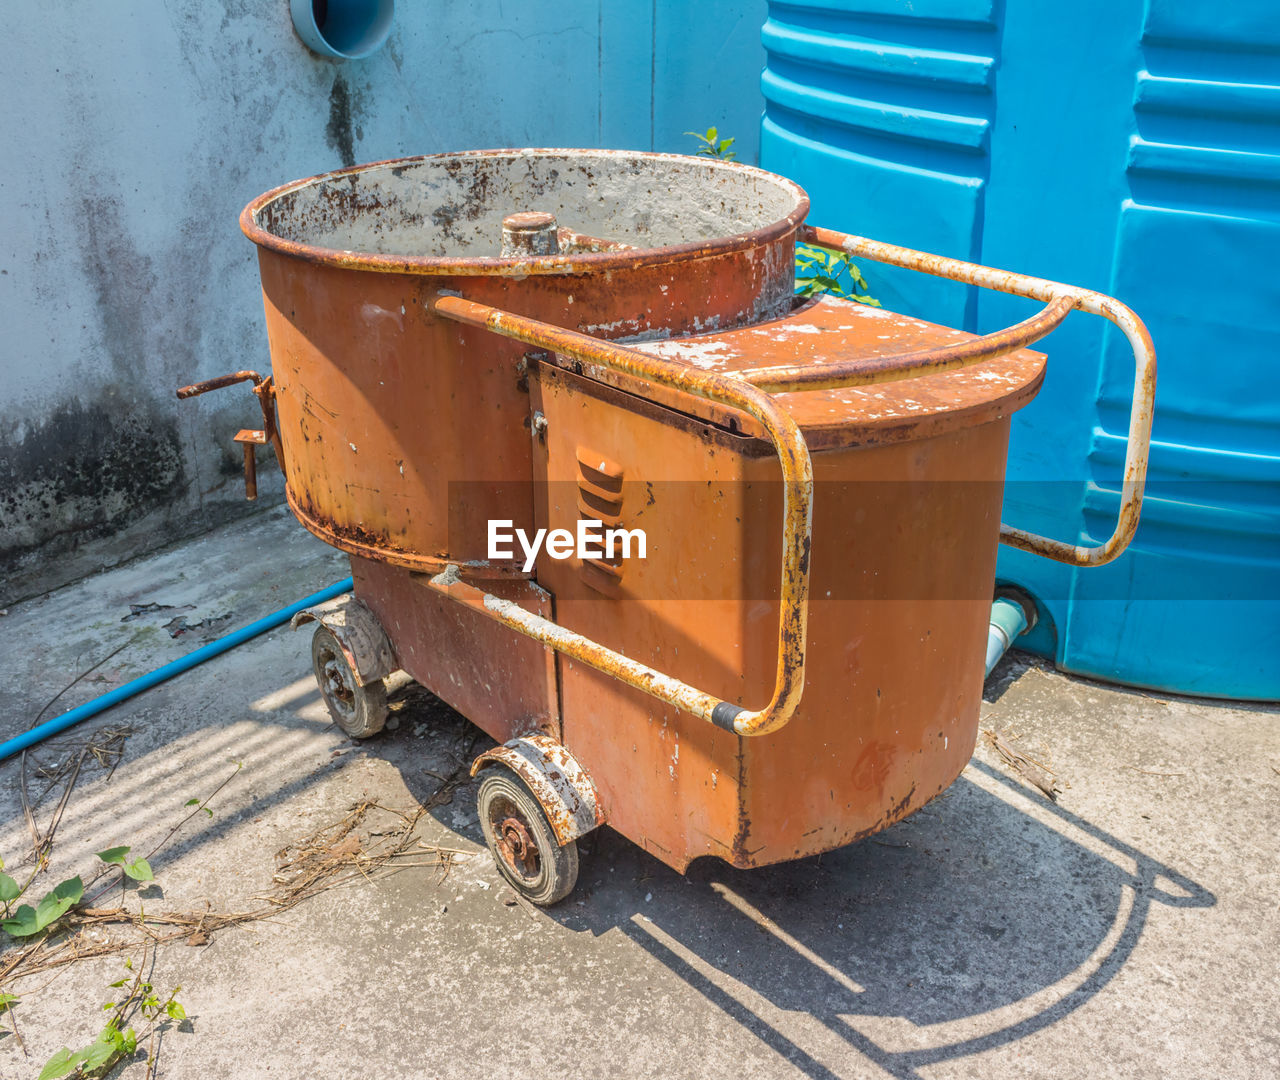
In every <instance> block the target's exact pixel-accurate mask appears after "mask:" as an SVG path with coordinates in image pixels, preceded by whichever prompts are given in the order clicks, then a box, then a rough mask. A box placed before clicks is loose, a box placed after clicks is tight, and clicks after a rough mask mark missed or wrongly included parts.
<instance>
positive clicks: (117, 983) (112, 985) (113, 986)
mask: <svg viewBox="0 0 1280 1080" xmlns="http://www.w3.org/2000/svg"><path fill="white" fill-rule="evenodd" d="M128 981H129V980H128V979H117V980H116V981H115V982H113V983H109V984H108V987H109V988H110V989H112V990H114V989H116V987H118V986H123V985H124V984H125V983H127V982H128Z"/></svg>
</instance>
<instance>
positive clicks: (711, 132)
mask: <svg viewBox="0 0 1280 1080" xmlns="http://www.w3.org/2000/svg"><path fill="white" fill-rule="evenodd" d="M718 134H719V132H717V131H716V129H715V128H713V127H710V128H707V134H706V136H705V137H706V140H707V142H709V143H712V142H715V141H716V136H717V135H718Z"/></svg>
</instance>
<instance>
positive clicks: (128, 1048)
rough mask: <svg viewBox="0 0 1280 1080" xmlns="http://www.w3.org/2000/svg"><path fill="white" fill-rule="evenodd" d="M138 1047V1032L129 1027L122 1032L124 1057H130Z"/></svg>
mask: <svg viewBox="0 0 1280 1080" xmlns="http://www.w3.org/2000/svg"><path fill="white" fill-rule="evenodd" d="M137 1049H138V1033H137V1032H136V1031H134V1030H133V1028H130V1029H129V1030H128V1031H126V1032H125V1033H124V1047H123V1050H124V1054H125V1056H126V1057H132V1056H133V1053H134V1051H135V1050H137Z"/></svg>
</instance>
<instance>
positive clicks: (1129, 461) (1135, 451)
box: [752, 225, 1156, 566]
mask: <svg viewBox="0 0 1280 1080" xmlns="http://www.w3.org/2000/svg"><path fill="white" fill-rule="evenodd" d="M800 239H801V240H802V241H804V242H805V243H807V244H815V245H817V246H818V247H825V248H830V249H831V250H834V251H840V252H843V253H844V254H846V255H856V256H858V257H859V258H866V259H871V260H873V261H875V262H881V263H888V264H889V265H890V266H900V267H902V268H903V269H906V270H918V271H920V272H921V273H924V274H932V275H933V276H935V277H942V278H947V279H949V280H951V281H961V282H964V283H965V284H968V285H977V286H979V287H980V288H983V289H992V290H994V291H996V292H1003V293H1011V294H1013V295H1014V296H1025V297H1027V298H1029V299H1032V300H1041V301H1044V303H1045V304H1046V307H1045V309H1044V310H1043V311H1041V312H1040V314H1039V315H1038V316H1036V317H1035V318H1042V317H1044V318H1045V321H1046V322H1048V321H1049V319H1048V316H1049V314H1050V312H1053V313H1054V314H1056V312H1057V311H1058V310H1062V317H1060V318H1058V319H1057V322H1054V323H1053V325H1054V326H1056V325H1057V324H1058V323H1060V322H1061V321H1062V318H1065V317H1066V315H1067V313H1068V312H1069V311H1071V310H1073V309H1074V310H1078V311H1086V312H1088V313H1089V314H1090V315H1101V316H1102V317H1103V318H1104V319H1107V320H1108V321H1110V322H1111V323H1113V324H1114V325H1115V326H1116V327H1117V328H1118V329H1119V330H1120V332H1121V333H1122V334H1124V336H1125V338H1126V339H1127V340H1128V342H1129V347H1130V348H1131V349H1132V350H1133V360H1134V379H1133V404H1132V406H1131V408H1130V411H1129V434H1128V446H1127V448H1126V450H1125V459H1124V480H1123V486H1122V494H1121V499H1120V512H1119V516H1118V519H1117V521H1116V527H1115V530H1114V531H1113V532H1112V534H1111V536H1110V537H1109V538H1108V539H1107V540H1106V541H1105V542H1104V543H1102V544H1098V545H1097V546H1094V547H1089V546H1085V545H1080V544H1068V543H1065V542H1063V541H1061V540H1054V539H1052V538H1050V537H1047V536H1040V535H1038V534H1036V533H1031V532H1026V531H1025V530H1023V529H1015V528H1014V527H1013V526H1011V525H1006V524H1004V523H1003V522H1001V524H1000V542H1001V543H1003V544H1008V545H1009V546H1010V547H1016V548H1020V549H1021V550H1023V551H1029V552H1031V553H1032V554H1033V555H1043V556H1044V557H1045V558H1049V559H1054V560H1056V561H1058V562H1063V563H1067V564H1069V565H1071V566H1102V565H1103V564H1105V563H1109V562H1111V561H1112V560H1113V559H1115V558H1116V557H1117V556H1119V555H1120V553H1121V552H1123V551H1124V549H1125V548H1126V547H1128V546H1129V541H1130V540H1132V539H1133V534H1134V533H1135V532H1136V531H1137V528H1138V517H1139V515H1140V514H1141V511H1142V495H1143V491H1144V490H1145V488H1146V482H1147V459H1148V457H1149V455H1150V449H1151V417H1152V410H1153V407H1154V402H1155V389H1156V352H1155V346H1154V345H1153V344H1152V342H1151V335H1150V333H1148V331H1147V328H1146V326H1145V325H1143V322H1142V320H1141V319H1140V318H1138V316H1137V315H1135V314H1134V313H1133V311H1131V310H1130V309H1129V308H1127V307H1126V306H1125V305H1124V304H1122V303H1120V301H1119V300H1116V299H1114V298H1113V297H1110V296H1107V295H1105V294H1104V293H1099V292H1092V291H1091V290H1088V289H1080V288H1077V287H1076V286H1074V285H1063V284H1062V283H1060V282H1057V281H1047V280H1045V279H1044V278H1037V277H1029V276H1028V275H1026V274H1016V273H1014V272H1012V271H1010V270H995V269H993V268H991V267H989V266H980V265H979V264H977V263H970V262H963V261H961V260H960V259H948V258H946V257H945V256H942V255H930V254H929V253H927V252H924V251H914V250H912V249H911V248H904V247H897V246H895V245H893V244H885V243H881V242H880V241H879V240H868V239H867V238H866V237H862V236H851V235H849V234H847V233H841V232H836V231H834V230H832V229H820V228H817V227H816V226H813V225H805V226H803V227H802V228H801V229H800ZM1035 318H1033V319H1028V320H1027V321H1026V322H1022V323H1019V324H1018V325H1017V326H1014V327H1010V328H1009V329H1007V330H1000V331H997V332H996V333H994V334H988V335H986V336H985V337H980V338H975V339H973V340H971V341H969V342H967V343H966V345H967V346H968V347H969V350H970V351H969V353H968V354H967V356H966V358H964V359H963V360H956V359H954V358H949V357H946V356H941V359H939V357H940V355H941V354H943V353H944V352H950V351H952V347H948V348H947V349H946V350H930V351H929V352H927V353H916V354H911V355H907V356H903V357H892V358H888V359H887V360H886V361H884V362H882V363H883V367H884V368H885V370H886V371H887V372H888V375H887V379H904V378H911V377H912V376H914V375H923V374H930V373H932V372H934V371H943V370H946V371H950V370H954V369H956V368H960V367H967V366H969V365H970V364H977V363H981V362H982V361H983V360H990V359H992V358H993V357H996V356H1003V355H1005V354H1006V353H1009V352H1012V351H1013V349H1014V348H1018V347H1021V346H1009V340H1010V335H1012V334H1013V333H1014V331H1019V334H1020V335H1022V336H1024V337H1025V330H1023V329H1020V328H1027V327H1028V326H1030V324H1031V323H1033V322H1035ZM1051 329H1053V326H1049V327H1048V329H1046V330H1045V331H1044V333H1045V334H1047V333H1048V332H1049V330H1051ZM1039 336H1040V337H1043V336H1044V334H1040V335H1039ZM1026 340H1027V341H1034V340H1037V338H1034V337H1030V338H1027V339H1026ZM944 364H945V365H946V366H943V365H944ZM778 370H779V369H766V370H764V371H762V372H757V373H756V374H757V375H763V376H764V379H763V380H761V381H759V382H757V380H756V379H754V378H753V379H752V381H753V382H756V384H757V385H766V386H770V387H774V386H775V382H774V381H771V378H770V376H771V375H773V374H774V373H776V372H777V371H778ZM826 370H827V369H824V372H823V373H824V374H825V373H826ZM873 381H887V380H873ZM838 385H842V386H846V385H856V384H855V383H840V384H838ZM798 388H799V387H798ZM817 388H818V387H817V386H814V385H806V386H804V387H803V389H817Z"/></svg>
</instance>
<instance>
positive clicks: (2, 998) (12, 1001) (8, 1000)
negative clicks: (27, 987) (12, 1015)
mask: <svg viewBox="0 0 1280 1080" xmlns="http://www.w3.org/2000/svg"><path fill="white" fill-rule="evenodd" d="M21 1000H22V999H21V998H20V997H18V995H17V994H0V1012H4V1010H5V1009H8V1008H10V1007H11V1006H14V1005H16V1004H18V1002H19V1001H21Z"/></svg>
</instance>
